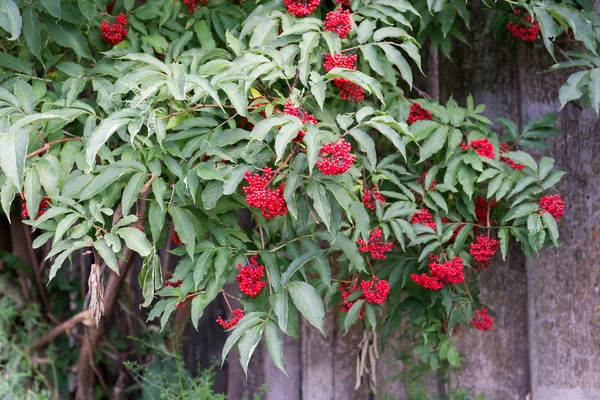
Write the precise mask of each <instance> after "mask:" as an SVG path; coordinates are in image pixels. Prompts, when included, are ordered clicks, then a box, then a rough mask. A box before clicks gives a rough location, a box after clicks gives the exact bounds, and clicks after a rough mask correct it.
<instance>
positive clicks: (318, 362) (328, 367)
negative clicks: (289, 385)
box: [300, 312, 336, 400]
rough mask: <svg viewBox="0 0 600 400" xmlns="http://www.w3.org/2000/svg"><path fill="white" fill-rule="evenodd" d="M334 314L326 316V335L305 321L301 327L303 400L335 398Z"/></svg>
mask: <svg viewBox="0 0 600 400" xmlns="http://www.w3.org/2000/svg"><path fill="white" fill-rule="evenodd" d="M334 323H335V319H334V314H333V313H332V312H328V313H327V314H326V315H325V335H327V337H323V335H322V334H321V332H319V331H318V330H316V329H315V328H314V327H313V326H311V325H310V324H309V323H308V322H306V321H305V320H302V321H301V323H300V325H301V330H300V332H301V335H302V336H301V340H302V399H303V400H333V398H334V374H335V373H336V371H335V370H334V368H333V365H334V362H333V358H334V356H335V355H334V351H333V346H332V343H331V338H332V337H333V329H334Z"/></svg>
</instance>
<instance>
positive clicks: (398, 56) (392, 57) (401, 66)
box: [377, 28, 413, 89]
mask: <svg viewBox="0 0 600 400" xmlns="http://www.w3.org/2000/svg"><path fill="white" fill-rule="evenodd" d="M383 29H386V28H383ZM377 46H379V47H381V48H382V49H383V51H384V53H385V57H386V58H387V59H388V60H389V61H391V62H392V63H393V64H394V65H395V66H396V67H398V70H399V71H400V75H402V79H404V80H405V81H406V83H408V86H409V87H410V88H411V89H412V84H413V74H412V71H411V69H410V65H409V64H408V61H406V58H404V56H403V55H402V53H401V52H400V51H399V50H397V49H396V48H395V47H394V46H392V45H391V44H389V43H377Z"/></svg>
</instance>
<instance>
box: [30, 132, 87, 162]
mask: <svg viewBox="0 0 600 400" xmlns="http://www.w3.org/2000/svg"><path fill="white" fill-rule="evenodd" d="M71 140H81V138H80V137H71V138H64V139H58V140H54V141H52V142H49V143H46V144H45V145H44V146H42V148H41V149H37V150H36V151H34V152H32V153H29V154H27V158H30V157H33V156H37V155H38V154H41V153H43V152H45V151H48V150H50V147H51V146H53V145H55V144H59V143H64V142H70V141H71Z"/></svg>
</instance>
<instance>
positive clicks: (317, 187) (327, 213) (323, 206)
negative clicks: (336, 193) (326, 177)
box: [306, 179, 331, 231]
mask: <svg viewBox="0 0 600 400" xmlns="http://www.w3.org/2000/svg"><path fill="white" fill-rule="evenodd" d="M306 192H307V193H308V195H309V196H310V198H311V199H313V205H314V207H315V210H316V211H317V214H318V215H319V217H321V220H322V221H323V223H324V224H325V226H326V227H327V230H328V231H329V230H330V225H331V207H330V205H329V200H328V199H327V193H326V192H325V187H324V186H323V185H322V184H320V183H319V182H317V181H316V180H314V179H313V180H311V181H310V182H309V183H308V187H307V189H306Z"/></svg>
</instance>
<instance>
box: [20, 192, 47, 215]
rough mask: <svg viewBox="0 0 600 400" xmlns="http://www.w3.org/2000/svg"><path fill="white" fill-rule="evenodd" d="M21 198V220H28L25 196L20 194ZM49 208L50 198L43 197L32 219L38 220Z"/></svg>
mask: <svg viewBox="0 0 600 400" xmlns="http://www.w3.org/2000/svg"><path fill="white" fill-rule="evenodd" d="M21 195H22V196H23V203H21V216H22V217H23V218H29V211H27V202H26V201H25V194H21ZM49 208H50V198H49V197H44V198H42V200H40V205H39V207H38V212H37V214H36V216H35V218H34V219H38V218H39V217H41V216H42V215H44V214H45V213H46V211H47V210H48V209H49Z"/></svg>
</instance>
